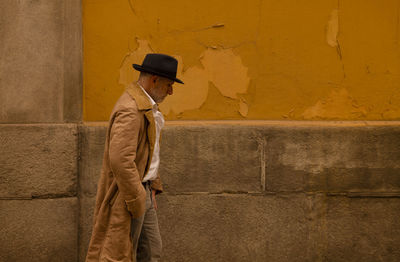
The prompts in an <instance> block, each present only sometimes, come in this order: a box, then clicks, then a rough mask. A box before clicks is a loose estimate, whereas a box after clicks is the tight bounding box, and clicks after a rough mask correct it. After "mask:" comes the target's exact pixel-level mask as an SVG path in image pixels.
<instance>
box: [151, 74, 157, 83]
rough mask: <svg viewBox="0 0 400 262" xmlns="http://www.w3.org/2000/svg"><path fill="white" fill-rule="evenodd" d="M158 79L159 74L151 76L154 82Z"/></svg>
mask: <svg viewBox="0 0 400 262" xmlns="http://www.w3.org/2000/svg"><path fill="white" fill-rule="evenodd" d="M157 79H158V76H156V75H152V76H151V78H150V80H151V82H153V83H156V82H157Z"/></svg>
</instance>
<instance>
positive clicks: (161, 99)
mask: <svg viewBox="0 0 400 262" xmlns="http://www.w3.org/2000/svg"><path fill="white" fill-rule="evenodd" d="M164 99H165V96H164V97H162V98H160V99H158V100H157V101H156V103H157V104H159V103H161V102H162V101H164Z"/></svg>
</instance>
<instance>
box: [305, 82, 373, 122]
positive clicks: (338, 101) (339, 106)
mask: <svg viewBox="0 0 400 262" xmlns="http://www.w3.org/2000/svg"><path fill="white" fill-rule="evenodd" d="M367 113H368V110H367V109H366V108H365V107H364V106H361V105H359V104H358V103H357V101H356V100H355V99H354V98H353V97H351V96H350V94H349V93H348V91H347V90H346V89H345V88H341V89H334V90H332V92H331V93H330V95H329V97H328V98H326V99H321V100H319V101H318V102H317V103H316V104H315V105H313V106H311V107H309V108H307V109H306V110H305V111H304V113H303V114H302V116H303V118H304V119H343V118H347V119H353V118H355V117H357V118H364V117H365V116H366V115H367Z"/></svg>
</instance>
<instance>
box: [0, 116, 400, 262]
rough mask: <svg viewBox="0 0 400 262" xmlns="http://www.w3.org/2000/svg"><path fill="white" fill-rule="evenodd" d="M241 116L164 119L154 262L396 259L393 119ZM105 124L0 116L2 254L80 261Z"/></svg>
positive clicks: (397, 127) (399, 184) (398, 191)
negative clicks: (17, 121)
mask: <svg viewBox="0 0 400 262" xmlns="http://www.w3.org/2000/svg"><path fill="white" fill-rule="evenodd" d="M240 123H241V124H235V123H229V122H228V123H227V124H221V123H220V124H204V123H197V124H196V123H190V124H186V125H185V124H177V123H175V122H170V123H168V125H167V126H166V127H165V129H164V131H163V139H162V151H161V167H160V172H161V175H162V180H163V182H164V187H165V192H164V193H163V194H161V195H159V197H158V202H159V211H158V215H159V221H160V229H161V234H162V237H163V246H164V249H163V252H164V253H163V259H162V261H397V260H400V251H399V250H400V244H399V243H400V237H399V236H400V225H399V223H398V221H397V220H398V219H397V218H398V217H399V216H400V123H395V122H391V123H387V124H385V123H370V122H367V123H360V122H356V123H353V122H345V123H317V122H313V123H309V122H291V123H283V124H282V123H277V122H259V123H257V124H254V123H250V124H247V125H246V124H245V123H246V122H240ZM105 133H106V123H101V124H84V125H79V126H78V125H0V134H1V140H2V154H1V156H0V163H1V166H2V167H4V166H5V167H7V168H2V172H1V175H0V178H1V179H2V181H4V182H2V183H1V185H2V187H1V190H0V192H1V194H2V195H1V196H0V197H1V200H0V208H1V210H5V212H1V214H0V223H1V224H2V225H5V226H4V227H3V228H2V229H1V232H0V233H1V237H0V246H1V252H0V254H1V255H0V261H53V260H52V258H54V256H56V254H62V259H64V260H62V259H61V260H58V261H76V260H79V261H84V258H85V255H86V250H87V246H88V243H89V240H90V234H91V227H92V215H93V207H94V201H95V196H96V188H97V180H98V177H99V173H100V168H101V161H102V156H103V150H104V142H105ZM16 134H17V135H16ZM13 141H14V142H13ZM48 141H51V143H50V144H49V142H48ZM78 145H79V146H78ZM30 155H32V156H33V155H35V156H37V157H28V156H30ZM78 158H79V161H78ZM10 163H14V164H12V165H11V164H10ZM16 163H20V164H19V165H17V164H16ZM46 163H47V164H46ZM76 163H79V165H78V166H76ZM46 167H50V168H46ZM74 169H75V171H74ZM78 170H79V172H78ZM53 171H54V172H53ZM78 174H79V175H78ZM74 178H75V179H74ZM76 181H77V182H78V183H76ZM32 192H35V193H34V194H33V193H32ZM32 257H33V260H32ZM57 257H58V255H57ZM35 259H37V260H35Z"/></svg>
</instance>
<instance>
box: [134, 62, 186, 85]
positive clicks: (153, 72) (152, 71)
mask: <svg viewBox="0 0 400 262" xmlns="http://www.w3.org/2000/svg"><path fill="white" fill-rule="evenodd" d="M132 66H133V68H134V69H136V70H137V71H140V72H145V73H150V74H154V75H158V76H162V77H165V78H168V79H170V80H173V81H175V82H177V83H179V84H183V82H182V80H180V79H178V78H176V77H171V76H168V75H167V74H163V73H160V72H156V71H154V70H151V69H150V68H145V67H142V66H141V65H138V64H133V65H132Z"/></svg>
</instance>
